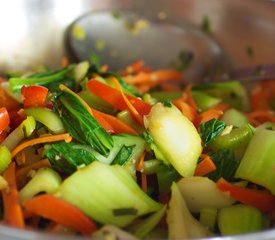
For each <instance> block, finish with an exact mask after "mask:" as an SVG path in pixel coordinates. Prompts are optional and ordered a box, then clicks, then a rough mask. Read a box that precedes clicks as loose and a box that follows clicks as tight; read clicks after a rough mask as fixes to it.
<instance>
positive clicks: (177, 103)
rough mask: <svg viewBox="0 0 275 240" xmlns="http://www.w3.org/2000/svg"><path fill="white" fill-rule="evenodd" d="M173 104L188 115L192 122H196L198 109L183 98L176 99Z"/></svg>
mask: <svg viewBox="0 0 275 240" xmlns="http://www.w3.org/2000/svg"><path fill="white" fill-rule="evenodd" d="M173 104H174V105H175V106H176V107H177V108H178V109H179V110H180V111H181V112H182V114H183V115H184V116H186V117H187V118H188V119H189V120H190V121H191V122H194V121H195V119H196V117H197V112H196V110H195V109H194V108H193V107H192V106H190V105H189V104H188V103H186V102H185V101H184V100H183V99H182V98H178V99H175V100H174V101H173Z"/></svg>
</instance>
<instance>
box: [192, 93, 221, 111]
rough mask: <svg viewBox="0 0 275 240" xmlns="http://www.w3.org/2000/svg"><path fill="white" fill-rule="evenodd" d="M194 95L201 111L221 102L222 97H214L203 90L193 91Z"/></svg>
mask: <svg viewBox="0 0 275 240" xmlns="http://www.w3.org/2000/svg"><path fill="white" fill-rule="evenodd" d="M192 96H193V98H194V100H195V102H196V104H197V105H198V108H199V109H200V110H201V111H205V110H207V109H209V108H211V107H214V106H215V105H217V104H219V103H221V101H222V100H221V99H220V98H217V97H213V96H211V95H209V94H206V93H204V92H203V91H198V90H197V91H192Z"/></svg>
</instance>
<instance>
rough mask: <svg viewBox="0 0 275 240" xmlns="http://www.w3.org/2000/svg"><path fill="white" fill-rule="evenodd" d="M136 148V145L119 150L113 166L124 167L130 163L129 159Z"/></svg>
mask: <svg viewBox="0 0 275 240" xmlns="http://www.w3.org/2000/svg"><path fill="white" fill-rule="evenodd" d="M134 148H135V145H132V146H125V145H123V146H122V147H121V149H120V150H119V152H118V154H117V155H116V157H115V159H114V161H113V162H112V164H119V165H124V164H125V163H126V162H127V161H128V159H129V157H130V156H131V155H132V153H133V151H134Z"/></svg>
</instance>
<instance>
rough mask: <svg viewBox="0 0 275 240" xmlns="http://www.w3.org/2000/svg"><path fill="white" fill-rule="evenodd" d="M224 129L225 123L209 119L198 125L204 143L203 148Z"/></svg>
mask: <svg viewBox="0 0 275 240" xmlns="http://www.w3.org/2000/svg"><path fill="white" fill-rule="evenodd" d="M225 127H226V125H225V123H224V122H222V121H219V120H217V119H211V120H210V121H208V122H205V123H202V124H200V130H201V138H202V140H203V142H204V146H208V145H209V144H210V142H211V141H212V140H213V139H214V138H215V137H216V136H217V135H219V134H220V133H221V131H222V130H223V129H225Z"/></svg>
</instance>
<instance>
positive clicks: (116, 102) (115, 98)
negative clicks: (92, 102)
mask: <svg viewBox="0 0 275 240" xmlns="http://www.w3.org/2000/svg"><path fill="white" fill-rule="evenodd" d="M87 87H88V89H89V90H90V91H91V92H92V93H94V94H95V95H96V96H98V97H99V98H101V99H102V100H103V101H105V102H107V103H109V104H111V105H112V106H114V107H115V108H116V109H118V110H121V111H122V110H126V109H127V110H128V106H127V105H126V103H125V101H124V99H123V97H122V96H121V93H120V92H119V90H117V89H115V88H112V87H110V86H108V85H106V84H104V83H101V82H99V81H96V80H94V79H92V80H90V81H89V82H88V83H87ZM125 95H126V97H127V98H128V99H129V101H130V102H131V103H132V105H133V106H134V108H135V109H136V110H137V111H138V113H139V114H140V115H142V116H143V115H147V114H148V113H149V112H150V110H151V105H150V104H148V103H146V102H144V101H142V100H141V99H140V98H137V97H134V96H131V95H128V94H125Z"/></svg>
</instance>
